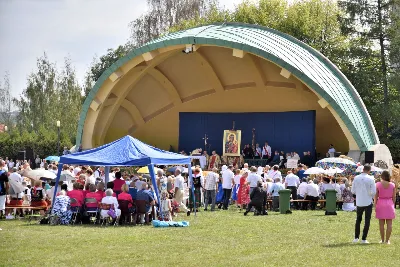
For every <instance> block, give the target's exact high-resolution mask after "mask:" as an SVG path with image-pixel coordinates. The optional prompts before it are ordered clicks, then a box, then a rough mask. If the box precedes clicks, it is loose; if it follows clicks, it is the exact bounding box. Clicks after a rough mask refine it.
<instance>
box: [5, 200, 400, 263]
mask: <svg viewBox="0 0 400 267" xmlns="http://www.w3.org/2000/svg"><path fill="white" fill-rule="evenodd" d="M399 214H400V212H399V210H397V215H399ZM178 219H181V220H182V219H188V220H189V221H190V226H189V227H187V228H168V229H165V228H153V227H152V226H136V227H98V226H43V225H36V224H32V225H28V224H27V222H25V221H0V228H2V229H3V230H2V231H0V241H1V242H0V266H43V265H44V266H61V265H63V266H78V265H81V266H123V265H133V266H136V265H142V266H167V265H168V266H177V265H181V266H228V265H230V266H261V265H268V266H332V267H333V266H395V265H396V266H398V265H399V264H400V259H399V256H400V223H399V222H398V221H395V223H394V224H393V227H394V231H393V236H392V238H391V242H392V245H380V244H378V242H379V231H378V222H377V220H376V219H372V223H371V229H370V234H369V237H368V239H369V241H370V242H371V244H369V245H361V244H357V245H354V244H352V243H351V241H352V239H353V231H354V221H355V213H345V212H339V213H338V216H324V215H323V211H314V212H312V211H295V212H293V214H290V215H281V214H278V213H270V215H269V216H262V217H260V216H257V217H255V216H252V215H248V216H247V217H244V216H243V214H242V213H238V211H237V210H236V209H235V208H231V209H230V210H229V211H216V212H214V213H211V212H207V213H206V212H200V213H198V215H197V217H194V216H190V217H189V218H188V217H186V216H184V215H180V216H179V217H178Z"/></svg>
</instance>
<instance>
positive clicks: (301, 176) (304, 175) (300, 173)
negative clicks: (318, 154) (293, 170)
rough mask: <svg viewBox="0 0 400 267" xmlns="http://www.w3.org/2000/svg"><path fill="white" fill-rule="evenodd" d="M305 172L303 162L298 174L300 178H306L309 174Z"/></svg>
mask: <svg viewBox="0 0 400 267" xmlns="http://www.w3.org/2000/svg"><path fill="white" fill-rule="evenodd" d="M304 173H305V170H304V165H303V164H299V166H298V169H297V176H298V177H299V179H303V178H305V177H306V176H307V175H306V174H304Z"/></svg>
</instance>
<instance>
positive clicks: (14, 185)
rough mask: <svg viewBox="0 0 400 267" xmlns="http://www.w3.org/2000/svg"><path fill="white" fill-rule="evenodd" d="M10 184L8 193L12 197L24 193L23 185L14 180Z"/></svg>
mask: <svg viewBox="0 0 400 267" xmlns="http://www.w3.org/2000/svg"><path fill="white" fill-rule="evenodd" d="M8 183H9V185H10V188H9V189H8V193H9V194H10V195H16V194H19V193H21V192H24V187H23V186H22V184H21V183H18V182H17V181H14V180H12V179H10V180H9V181H8Z"/></svg>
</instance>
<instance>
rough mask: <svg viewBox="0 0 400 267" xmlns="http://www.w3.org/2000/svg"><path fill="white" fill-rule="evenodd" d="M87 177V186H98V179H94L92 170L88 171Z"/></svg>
mask: <svg viewBox="0 0 400 267" xmlns="http://www.w3.org/2000/svg"><path fill="white" fill-rule="evenodd" d="M86 176H87V178H86V184H96V179H95V178H94V175H93V171H92V169H87V170H86ZM120 191H121V190H120Z"/></svg>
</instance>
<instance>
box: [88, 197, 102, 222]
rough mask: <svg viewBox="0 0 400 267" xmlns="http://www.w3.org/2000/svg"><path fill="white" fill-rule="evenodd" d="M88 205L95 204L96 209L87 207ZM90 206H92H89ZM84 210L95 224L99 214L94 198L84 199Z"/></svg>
mask: <svg viewBox="0 0 400 267" xmlns="http://www.w3.org/2000/svg"><path fill="white" fill-rule="evenodd" d="M88 204H95V205H96V207H88V206H87V205H88ZM91 206H92V205H91ZM85 210H86V213H87V215H88V216H89V219H90V221H91V222H93V223H94V224H96V221H97V218H98V214H99V207H98V202H97V200H96V199H95V198H92V197H89V198H85Z"/></svg>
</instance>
